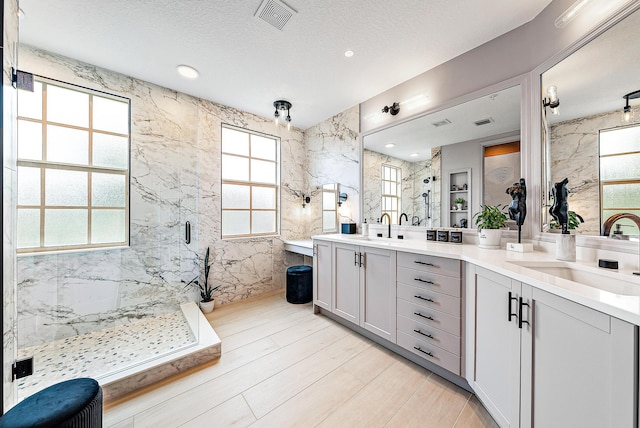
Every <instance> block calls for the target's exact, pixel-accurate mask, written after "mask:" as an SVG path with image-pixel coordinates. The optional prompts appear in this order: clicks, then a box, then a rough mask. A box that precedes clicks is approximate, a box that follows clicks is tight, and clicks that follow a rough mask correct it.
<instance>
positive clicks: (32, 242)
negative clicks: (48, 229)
mask: <svg viewBox="0 0 640 428" xmlns="http://www.w3.org/2000/svg"><path fill="white" fill-rule="evenodd" d="M16 229H17V231H16V233H17V238H18V248H29V247H39V246H40V210H34V209H18V221H17V228H16Z"/></svg>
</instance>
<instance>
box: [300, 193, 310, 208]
mask: <svg viewBox="0 0 640 428" xmlns="http://www.w3.org/2000/svg"><path fill="white" fill-rule="evenodd" d="M309 202H311V196H305V195H304V193H303V194H302V208H304V207H306V206H307V204H308V203H309Z"/></svg>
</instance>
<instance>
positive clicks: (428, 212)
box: [362, 85, 521, 228]
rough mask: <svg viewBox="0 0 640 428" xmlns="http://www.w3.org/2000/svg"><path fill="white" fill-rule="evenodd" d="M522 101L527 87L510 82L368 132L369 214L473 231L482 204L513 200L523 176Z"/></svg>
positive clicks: (371, 219) (365, 176)
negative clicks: (509, 190)
mask: <svg viewBox="0 0 640 428" xmlns="http://www.w3.org/2000/svg"><path fill="white" fill-rule="evenodd" d="M520 100H521V86H520V85H514V86H509V87H506V88H504V89H500V90H494V91H490V92H485V93H484V94H482V95H479V96H477V97H476V98H473V99H471V100H468V101H466V102H463V103H460V104H458V105H455V106H453V107H449V108H446V109H443V110H440V111H436V112H431V113H428V114H425V115H423V116H420V117H417V118H414V119H411V120H408V121H406V122H403V123H400V124H397V125H394V126H390V127H388V128H385V129H382V130H378V131H374V132H372V133H370V134H367V135H364V136H363V139H362V141H363V152H362V189H363V191H362V195H363V197H362V205H363V210H362V213H363V214H362V218H363V219H366V221H367V222H368V223H375V222H377V221H378V219H379V218H380V217H381V215H382V214H383V213H388V214H389V215H390V217H391V219H392V221H391V222H392V224H399V223H400V216H401V214H403V213H404V214H407V220H406V221H403V223H402V224H411V225H414V226H427V227H468V228H472V227H473V225H472V222H471V220H470V219H471V217H472V213H475V212H477V211H479V209H480V205H482V204H484V203H490V204H492V205H497V204H502V205H508V204H509V203H510V202H511V198H510V196H509V195H508V194H506V192H505V190H506V188H507V187H509V186H510V185H512V184H513V183H514V182H516V181H518V179H519V178H520V174H521V170H520V163H521V161H520V129H521V109H520ZM498 147H501V149H497V150H496V148H498ZM491 148H493V149H494V150H491ZM460 201H462V202H460Z"/></svg>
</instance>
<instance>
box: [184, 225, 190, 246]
mask: <svg viewBox="0 0 640 428" xmlns="http://www.w3.org/2000/svg"><path fill="white" fill-rule="evenodd" d="M184 240H185V242H186V243H187V244H191V222H186V223H185V225H184Z"/></svg>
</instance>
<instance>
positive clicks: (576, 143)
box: [550, 106, 640, 235]
mask: <svg viewBox="0 0 640 428" xmlns="http://www.w3.org/2000/svg"><path fill="white" fill-rule="evenodd" d="M633 110H634V112H635V114H634V117H635V120H633V121H632V122H630V123H640V107H637V106H636V107H634V108H633ZM620 114H621V113H620V110H616V111H612V112H609V113H602V114H598V115H594V116H588V117H583V118H578V119H573V120H568V121H566V122H560V123H557V124H555V125H552V126H550V135H551V137H550V138H551V149H550V152H551V156H550V158H551V182H552V183H556V182H558V181H562V180H563V179H564V178H565V177H566V178H568V179H569V183H568V184H567V188H568V189H569V192H570V193H569V209H570V210H571V211H575V212H576V213H578V214H580V215H581V216H582V217H583V218H584V223H583V224H581V225H580V226H579V227H578V229H576V233H579V234H587V235H599V234H600V204H599V203H597V201H600V185H599V181H598V180H599V177H600V160H599V153H600V151H599V148H598V132H599V131H600V130H601V129H611V128H615V127H617V126H620V125H621V123H620Z"/></svg>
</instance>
